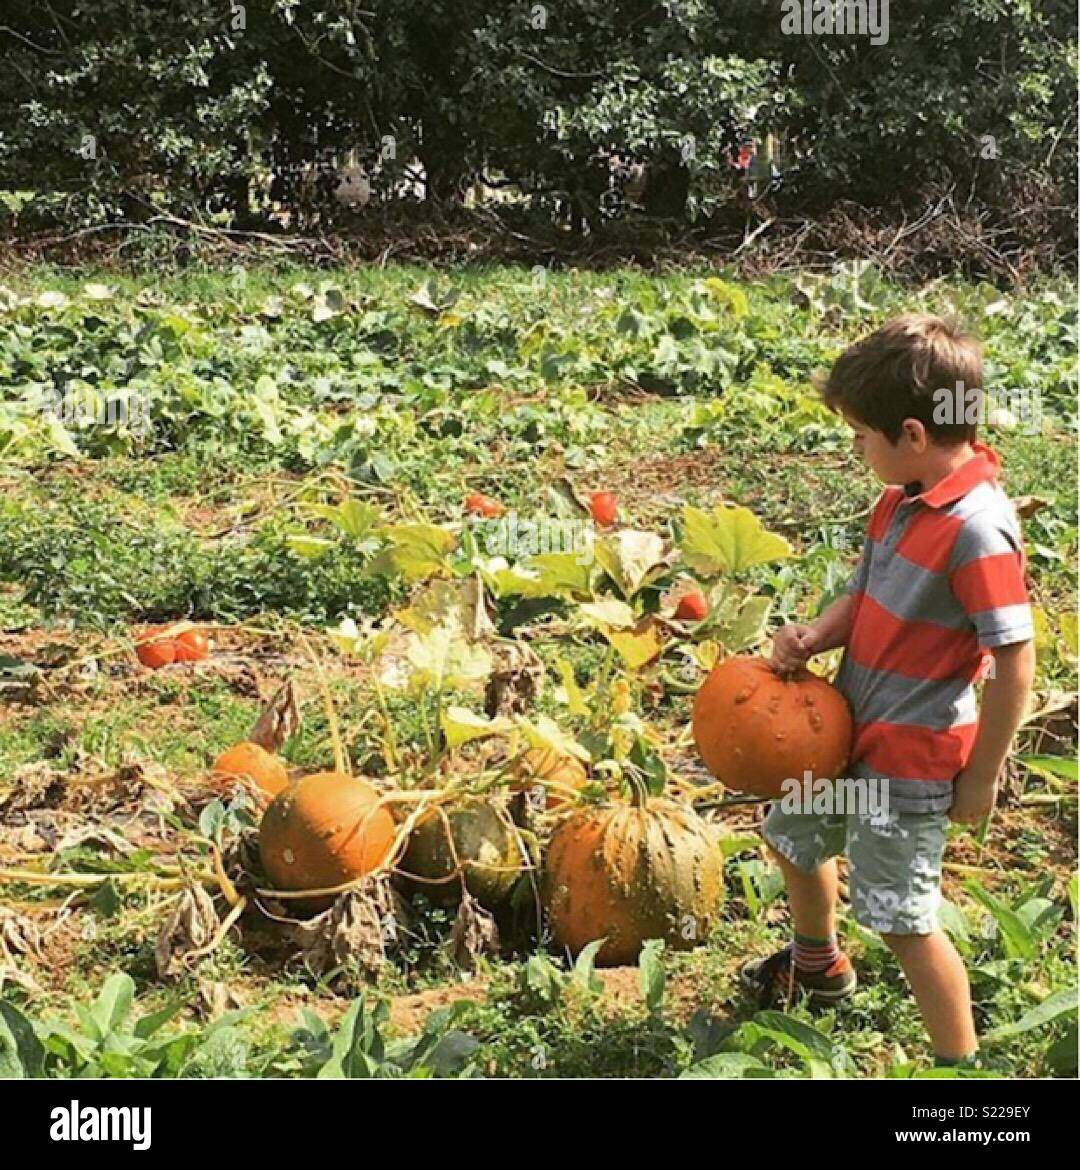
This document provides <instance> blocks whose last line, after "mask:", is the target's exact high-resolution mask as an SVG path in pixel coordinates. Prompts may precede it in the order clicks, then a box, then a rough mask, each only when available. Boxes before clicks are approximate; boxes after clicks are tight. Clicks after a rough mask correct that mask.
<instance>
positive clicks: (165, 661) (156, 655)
mask: <svg viewBox="0 0 1080 1170" xmlns="http://www.w3.org/2000/svg"><path fill="white" fill-rule="evenodd" d="M167 629H168V627H167V626H147V627H146V629H145V630H143V631H142V633H141V634H139V636H138V638H137V639H136V641H135V655H136V657H137V658H138V660H139V661H140V662H141V663H142V664H143V666H147V667H149V668H150V669H151V670H158V669H159V668H160V667H162V666H168V665H169V664H170V663H172V662H175V661H176V642H175V640H174V639H172V638H168V637H165V636H164V635H165V632H166V630H167Z"/></svg>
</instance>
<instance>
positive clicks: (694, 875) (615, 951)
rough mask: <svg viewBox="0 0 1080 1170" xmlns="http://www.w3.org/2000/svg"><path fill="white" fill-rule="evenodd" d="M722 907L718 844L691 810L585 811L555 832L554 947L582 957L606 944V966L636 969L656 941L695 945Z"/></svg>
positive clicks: (648, 805) (550, 895) (548, 893)
mask: <svg viewBox="0 0 1080 1170" xmlns="http://www.w3.org/2000/svg"><path fill="white" fill-rule="evenodd" d="M723 900H724V881H723V859H722V856H721V853H720V848H719V844H718V842H717V840H716V837H715V834H714V833H713V831H712V829H711V828H710V826H709V825H708V824H707V823H706V822H705V821H704V820H702V819H701V817H699V816H698V815H697V813H695V812H694V811H693V809H691V808H690V807H689V806H688V805H685V804H681V803H679V802H677V801H674V800H670V799H668V798H666V797H649V798H639V799H638V800H637V801H636V802H635V803H634V804H632V805H630V804H615V805H605V806H598V807H592V808H583V809H581V810H579V811H578V812H575V813H572V814H571V815H570V816H569V817H568V818H567V819H566V820H565V821H564V822H563V823H562V824H561V825H559V827H558V828H557V829H556V830H555V832H554V833H553V834H552V837H551V842H550V844H549V846H548V853H547V859H546V861H545V864H544V903H545V906H546V908H547V915H548V922H549V923H550V925H551V930H552V933H553V934H554V936H555V941H556V942H557V943H558V944H559V946H561V947H566V948H567V949H568V950H569V951H570V952H571V953H572V954H575V955H576V954H578V952H579V951H581V950H582V948H583V947H585V946H586V945H587V944H588V943H590V942H592V941H593V940H594V939H598V938H606V940H607V941H606V942H605V943H604V945H603V946H602V947H601V948H600V950H599V952H598V954H597V962H598V963H599V964H601V965H603V966H612V967H614V966H622V965H624V964H627V963H634V962H636V961H637V958H638V954H639V952H640V951H641V946H642V944H643V943H644V942H645V941H646V940H647V939H650V938H661V939H664V940H665V941H666V942H667V943H668V944H669V945H671V946H672V947H675V948H676V949H678V950H686V949H689V948H691V947H693V946H696V945H697V944H699V943H701V942H702V941H704V939H705V938H706V936H707V935H708V933H709V931H710V929H711V928H712V925H713V922H714V921H715V919H716V916H717V914H718V912H719V910H720V907H721V905H722V903H723Z"/></svg>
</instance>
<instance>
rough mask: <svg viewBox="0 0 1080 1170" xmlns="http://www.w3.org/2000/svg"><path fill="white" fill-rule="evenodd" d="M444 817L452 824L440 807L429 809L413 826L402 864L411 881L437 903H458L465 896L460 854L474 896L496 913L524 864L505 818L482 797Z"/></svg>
mask: <svg viewBox="0 0 1080 1170" xmlns="http://www.w3.org/2000/svg"><path fill="white" fill-rule="evenodd" d="M442 813H445V816H446V820H444V819H443V817H442V815H440V812H439V810H438V809H435V808H432V809H429V810H428V811H427V812H426V813H425V814H424V816H423V817H422V818H421V819H420V820H419V821H418V822H417V823H416V825H415V826H414V827H413V830H412V833H411V834H410V835H409V844H408V845H407V847H406V849H405V856H404V857H403V858H402V860H401V865H400V869H401V871H402V874H403V876H404V878H405V880H406V883H407V884H408V885H409V887H410V889H411V890H412V891H414V892H416V893H422V894H424V895H426V896H427V897H428V898H429V899H431V901H432V902H435V903H438V904H440V905H450V904H453V903H454V902H456V901H457V900H458V899H459V898H460V896H461V880H460V878H459V877H458V876H456V875H454V871H455V869H456V866H455V864H454V856H455V855H456V856H457V859H458V861H459V862H460V865H461V870H462V873H463V874H464V878H465V886H466V888H467V889H468V891H469V893H470V894H472V896H473V897H474V898H475V899H476V900H477V901H478V902H479V903H480V904H481V905H482V906H486V907H487V908H488V909H489V910H494V909H495V908H496V907H497V906H499V905H500V903H502V902H504V901H505V900H506V897H507V895H508V894H509V893H510V890H511V889H512V887H513V885H514V882H515V881H517V878H518V875H519V874H520V873H521V869H522V864H523V863H522V857H521V850H520V848H519V847H518V843H517V838H516V836H515V834H514V833H513V832H512V831H511V827H510V825H508V824H507V821H506V817H505V815H500V814H499V812H497V811H496V809H495V808H494V807H493V806H492V805H491V804H490V803H488V802H487V801H486V800H481V799H477V800H463V801H462V802H461V803H460V804H452V805H444V806H442ZM448 822H449V826H450V832H449V835H447V823H448ZM451 841H452V842H453V849H451V844H450V843H451ZM452 875H454V876H452ZM410 878H413V879H415V878H421V879H425V880H421V881H417V880H410Z"/></svg>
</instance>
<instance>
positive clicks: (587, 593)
mask: <svg viewBox="0 0 1080 1170" xmlns="http://www.w3.org/2000/svg"><path fill="white" fill-rule="evenodd" d="M492 580H493V584H494V586H495V590H496V592H497V593H498V594H499V596H500V597H507V596H517V595H520V596H522V597H586V598H587V597H591V596H592V585H591V582H592V568H591V566H590V565H588V564H583V563H582V560H581V558H580V557H579V556H578V554H577V553H572V552H562V553H543V554H541V555H540V556H535V557H530V558H529V560H528V561H527V562H526V563H525V565H524V566H523V567H520V568H514V569H500V570H498V571H497V572H496V573H495V574H494V575H493V577H492Z"/></svg>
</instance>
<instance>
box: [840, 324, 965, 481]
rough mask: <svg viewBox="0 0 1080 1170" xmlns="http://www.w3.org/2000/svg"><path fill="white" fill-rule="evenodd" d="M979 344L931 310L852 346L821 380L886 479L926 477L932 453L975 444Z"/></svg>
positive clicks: (870, 460) (858, 445)
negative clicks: (924, 473) (926, 464)
mask: <svg viewBox="0 0 1080 1170" xmlns="http://www.w3.org/2000/svg"><path fill="white" fill-rule="evenodd" d="M982 377H983V369H982V352H981V350H980V348H979V343H978V342H977V341H976V340H975V339H974V338H973V337H969V336H967V335H966V334H965V333H964V332H963V331H962V330H961V329H960V328H959V326H957V325H956V324H954V323H951V322H947V321H944V320H942V318H940V317H934V316H931V315H929V314H926V313H908V314H905V315H904V316H902V317H894V318H893V319H892V320H891V321H887V322H886V323H885V324H884V325H883V326H882V327H881V328H880V329H878V330H877V332H876V333H871V334H870V336H869V337H866V338H863V340H862V341H859V342H856V343H855V344H854V345H852V346H849V348H848V349H846V350H844V352H843V353H842V354H841V355H840V357H839V358H837V360H836V363H835V365H834V366H833V368H832V369H831V370H830V371H829V375H828V377H827V378H826V379H825V381H824V382H823V383H822V384H821V386H820V389H821V396H822V398H823V399H824V400H825V402H826V404H827V405H829V406H831V407H832V408H833V409H834V410H837V411H839V412H840V413H841V414H842V415H843V416H844V418H845V419H846V420H847V421H848V423H849V424H850V425H851V427H852V429H853V430H854V432H855V447H856V450H858V451H859V453H860V454H861V455H862V456H863V457H864V458H865V459H866V461H867V463H869V465H870V467H871V469H872V470H873V471H874V472H875V473H876V474H877V476H878V477H879V478H880V479H882V480H884V481H885V482H886V483H906V482H908V481H909V480H913V479H919V478H920V477H921V471H922V468H923V465H924V463H925V459H926V456H927V453H928V452H930V453H933V452H934V451H935V449H938V448H942V447H956V446H959V445H960V444H964V443H970V442H973V441H974V440H975V437H976V423H975V422H974V421H968V420H969V419H971V418H972V416H973V415H974V417H978V411H977V410H974V411H973V410H971V409H970V407H971V406H972V405H973V404H974V405H975V406H978V405H979V404H980V403H981V396H982V389H981V387H982Z"/></svg>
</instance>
